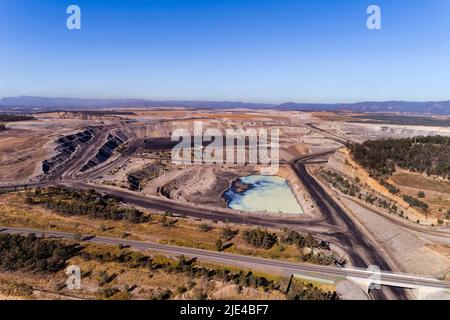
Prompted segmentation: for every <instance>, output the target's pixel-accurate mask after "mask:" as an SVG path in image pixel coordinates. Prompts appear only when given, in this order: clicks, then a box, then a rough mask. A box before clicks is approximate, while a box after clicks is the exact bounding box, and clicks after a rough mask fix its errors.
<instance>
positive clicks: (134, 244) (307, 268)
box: [0, 227, 450, 290]
mask: <svg viewBox="0 0 450 320" xmlns="http://www.w3.org/2000/svg"><path fill="white" fill-rule="evenodd" d="M0 233H7V234H22V235H27V234H35V235H36V236H45V237H47V238H58V239H64V240H77V239H79V238H78V237H79V236H77V235H76V234H73V233H69V232H61V231H48V230H37V229H30V228H12V227H0ZM81 239H82V241H83V242H89V243H98V244H104V245H124V246H129V247H130V248H133V249H137V250H151V251H157V252H163V253H166V254H171V255H178V256H181V255H185V256H188V257H196V258H198V259H200V260H206V261H215V262H219V263H226V264H228V265H238V266H241V267H246V266H252V265H259V266H263V267H266V268H269V269H275V270H276V269H278V270H282V271H281V272H282V273H283V274H289V275H290V274H305V273H306V274H314V275H323V276H331V277H354V278H362V279H367V278H370V277H373V276H374V272H373V271H369V270H366V269H357V268H338V267H332V266H321V265H314V264H307V263H295V262H289V261H282V260H272V259H266V258H259V257H253V256H244V255H237V254H232V253H224V252H215V251H208V250H203V249H195V248H188V247H179V246H171V245H164V244H159V243H152V242H146V241H137V240H126V239H119V238H112V237H98V236H93V235H83V236H82V237H81ZM77 241H78V240H77ZM379 275H380V279H381V281H389V282H396V283H399V284H402V285H404V286H405V287H408V286H412V287H413V286H424V287H428V288H436V289H443V290H450V281H440V280H438V279H435V278H431V277H423V276H416V275H407V274H399V273H390V272H381V273H380V274H379Z"/></svg>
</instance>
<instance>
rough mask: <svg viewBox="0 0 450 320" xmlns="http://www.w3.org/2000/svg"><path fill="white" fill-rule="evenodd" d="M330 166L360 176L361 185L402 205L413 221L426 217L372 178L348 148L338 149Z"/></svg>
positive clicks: (354, 177) (349, 174)
mask: <svg viewBox="0 0 450 320" xmlns="http://www.w3.org/2000/svg"><path fill="white" fill-rule="evenodd" d="M328 166H329V167H330V168H331V169H333V170H335V171H337V172H339V173H341V174H343V175H345V176H348V177H351V178H353V179H356V178H358V179H359V180H360V181H361V185H363V186H364V185H365V186H366V187H367V188H369V189H371V190H373V191H374V192H376V193H378V194H380V195H382V196H383V197H385V198H387V199H389V200H392V201H394V202H396V203H397V204H398V205H399V206H400V207H402V208H404V209H405V210H407V212H408V215H407V216H409V218H410V219H411V221H416V220H423V219H426V217H425V215H424V214H423V213H422V212H420V211H418V210H416V209H414V208H412V207H411V206H410V205H409V204H408V203H407V202H406V201H404V200H403V198H401V197H399V196H397V195H394V194H392V193H390V192H389V191H388V189H387V188H386V187H384V186H383V185H381V184H380V183H379V182H378V181H377V180H375V179H373V178H371V177H370V176H369V173H368V172H367V171H366V170H365V169H364V168H362V167H361V166H360V165H359V164H357V163H356V162H355V161H354V160H353V159H352V158H351V156H350V153H349V150H348V149H340V150H338V151H337V152H336V153H335V154H334V155H333V156H331V157H330V160H329V162H328ZM388 182H389V183H393V182H392V181H390V180H388Z"/></svg>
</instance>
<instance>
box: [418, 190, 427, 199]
mask: <svg viewBox="0 0 450 320" xmlns="http://www.w3.org/2000/svg"><path fill="white" fill-rule="evenodd" d="M417 196H418V197H419V198H425V192H423V191H419V193H418V195H417Z"/></svg>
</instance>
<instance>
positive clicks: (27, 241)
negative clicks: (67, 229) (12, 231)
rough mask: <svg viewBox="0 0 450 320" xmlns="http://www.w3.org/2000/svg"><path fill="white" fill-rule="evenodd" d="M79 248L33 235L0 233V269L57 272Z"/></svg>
mask: <svg viewBox="0 0 450 320" xmlns="http://www.w3.org/2000/svg"><path fill="white" fill-rule="evenodd" d="M80 249H81V247H80V246H79V245H73V244H65V243H63V242H62V241H59V240H47V239H43V238H37V237H36V236H34V235H28V236H21V235H9V234H0V269H1V270H3V271H18V270H23V271H38V272H57V271H59V270H61V269H63V268H64V267H65V266H66V262H67V260H68V259H70V258H71V257H73V256H75V255H77V254H78V252H79V251H80Z"/></svg>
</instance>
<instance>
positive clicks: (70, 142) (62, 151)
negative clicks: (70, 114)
mask: <svg viewBox="0 0 450 320" xmlns="http://www.w3.org/2000/svg"><path fill="white" fill-rule="evenodd" d="M98 131H99V129H98V128H88V129H86V130H84V131H81V132H78V133H75V134H71V135H68V136H64V137H61V138H59V139H58V140H56V143H57V144H58V146H57V147H56V148H55V150H56V151H58V154H57V155H56V156H54V157H53V158H51V159H47V160H44V161H43V162H42V171H43V172H44V173H46V174H48V173H49V172H50V171H52V170H53V169H55V168H56V167H58V166H60V165H61V164H63V163H64V162H66V161H67V160H69V159H70V157H71V156H72V154H73V153H74V152H75V151H76V150H77V149H78V148H80V147H81V146H83V145H85V144H86V143H88V142H89V141H90V140H92V138H93V137H94V136H95V134H96V133H97V132H98Z"/></svg>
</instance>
